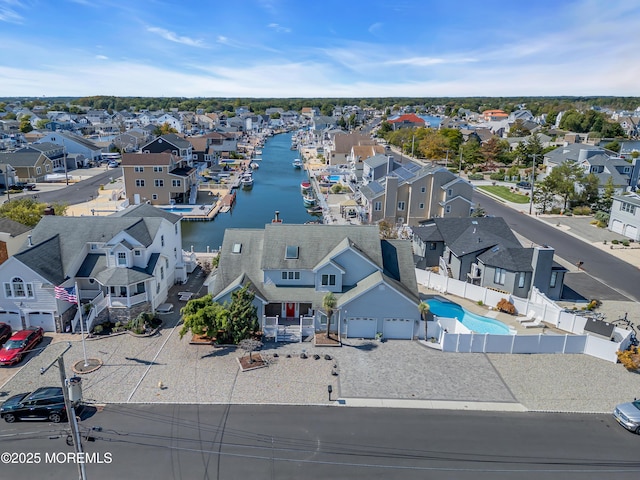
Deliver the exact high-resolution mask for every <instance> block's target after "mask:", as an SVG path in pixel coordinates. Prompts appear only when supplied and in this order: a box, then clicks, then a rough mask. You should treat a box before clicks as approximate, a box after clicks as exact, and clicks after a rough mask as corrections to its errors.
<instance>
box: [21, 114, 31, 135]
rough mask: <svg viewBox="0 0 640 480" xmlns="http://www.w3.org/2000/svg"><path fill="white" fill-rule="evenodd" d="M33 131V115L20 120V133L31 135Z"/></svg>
mask: <svg viewBox="0 0 640 480" xmlns="http://www.w3.org/2000/svg"><path fill="white" fill-rule="evenodd" d="M32 130H33V125H31V115H24V116H23V117H22V118H20V131H21V132H22V133H29V132H30V131H32Z"/></svg>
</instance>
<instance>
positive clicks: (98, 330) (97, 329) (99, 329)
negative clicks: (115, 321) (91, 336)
mask: <svg viewBox="0 0 640 480" xmlns="http://www.w3.org/2000/svg"><path fill="white" fill-rule="evenodd" d="M103 330H104V327H103V326H102V325H96V326H95V327H93V333H95V334H96V335H100V334H101V333H102V332H103Z"/></svg>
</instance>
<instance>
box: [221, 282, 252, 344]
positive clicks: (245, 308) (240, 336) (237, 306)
mask: <svg viewBox="0 0 640 480" xmlns="http://www.w3.org/2000/svg"><path fill="white" fill-rule="evenodd" d="M249 285H250V284H249V283H247V284H245V285H244V286H243V287H242V288H241V289H239V290H236V291H235V292H233V293H232V294H231V304H230V305H229V323H228V325H227V328H226V331H227V335H228V336H229V338H230V340H231V341H232V342H233V343H238V342H240V341H241V340H244V339H245V338H249V337H250V336H251V335H253V334H254V333H255V332H257V331H258V329H259V326H258V313H257V311H258V309H257V308H256V306H255V305H254V304H253V299H254V298H255V296H256V295H255V293H253V292H252V291H250V290H249Z"/></svg>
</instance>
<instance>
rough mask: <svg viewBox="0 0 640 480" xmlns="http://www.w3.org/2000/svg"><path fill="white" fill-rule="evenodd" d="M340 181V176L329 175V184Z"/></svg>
mask: <svg viewBox="0 0 640 480" xmlns="http://www.w3.org/2000/svg"><path fill="white" fill-rule="evenodd" d="M340 180H342V175H329V181H330V182H334V183H335V182H339V181H340Z"/></svg>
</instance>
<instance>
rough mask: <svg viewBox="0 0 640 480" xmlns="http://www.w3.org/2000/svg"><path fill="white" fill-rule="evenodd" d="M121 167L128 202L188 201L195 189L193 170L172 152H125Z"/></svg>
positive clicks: (153, 203) (167, 203)
mask: <svg viewBox="0 0 640 480" xmlns="http://www.w3.org/2000/svg"><path fill="white" fill-rule="evenodd" d="M121 166H122V176H123V177H124V188H125V194H126V196H127V199H128V200H129V203H131V204H135V205H137V204H139V203H145V202H149V203H151V204H152V205H172V204H176V203H178V204H179V203H189V201H190V200H189V199H190V195H191V194H192V193H191V192H192V189H196V191H197V188H198V187H197V184H198V181H197V175H196V169H195V168H193V167H192V166H191V165H190V163H189V162H187V161H186V160H183V159H182V158H180V157H178V156H177V155H175V154H173V153H169V152H162V153H125V154H124V155H122V162H121Z"/></svg>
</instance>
